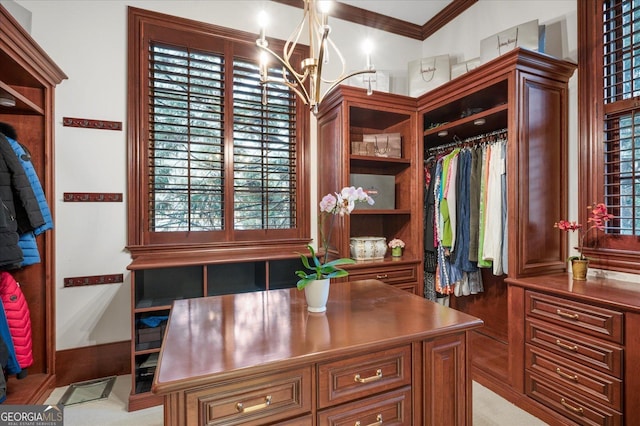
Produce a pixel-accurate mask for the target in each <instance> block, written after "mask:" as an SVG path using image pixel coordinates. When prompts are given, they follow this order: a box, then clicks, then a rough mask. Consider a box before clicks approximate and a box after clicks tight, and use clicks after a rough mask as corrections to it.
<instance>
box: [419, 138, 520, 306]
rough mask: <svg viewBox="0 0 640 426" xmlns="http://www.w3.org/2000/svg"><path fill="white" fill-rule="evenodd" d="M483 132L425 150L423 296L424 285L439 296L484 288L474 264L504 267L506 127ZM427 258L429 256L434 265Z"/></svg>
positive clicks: (498, 270) (497, 269)
mask: <svg viewBox="0 0 640 426" xmlns="http://www.w3.org/2000/svg"><path fill="white" fill-rule="evenodd" d="M496 135H497V136H496ZM487 136H488V137H487V138H486V139H485V135H483V136H480V137H478V138H474V139H477V140H481V142H482V143H481V144H478V145H475V146H472V147H469V146H465V147H463V148H461V147H459V146H458V147H454V148H453V149H452V150H451V151H450V152H449V153H447V154H444V155H440V156H439V157H437V158H436V157H434V156H431V157H429V158H430V160H431V159H435V161H434V162H433V163H430V164H428V165H426V166H425V187H424V191H425V192H424V203H425V204H424V209H425V215H424V217H425V220H424V227H425V230H424V236H425V280H424V286H425V293H424V294H425V297H427V294H428V290H429V287H430V286H433V287H435V292H436V293H438V294H439V296H442V295H449V294H452V293H453V294H455V295H456V296H461V295H469V294H478V293H480V292H482V291H484V286H483V283H482V275H481V273H480V270H479V269H478V268H479V267H483V268H492V269H491V270H492V272H493V273H494V274H495V275H501V274H503V273H505V269H506V262H507V251H508V249H507V232H506V229H507V228H506V225H507V194H506V190H507V187H506V182H507V181H506V132H503V131H501V132H500V133H498V132H493V133H491V134H489V135H487ZM434 252H435V254H436V256H435V259H433V258H432V257H430V256H431V254H432V253H434ZM427 260H432V262H431V263H433V260H435V261H436V263H435V268H433V267H431V266H430V267H429V268H428V267H427V263H428V262H427ZM434 269H435V272H430V270H434ZM430 274H431V275H430ZM431 294H432V293H431ZM438 294H436V295H437V296H438Z"/></svg>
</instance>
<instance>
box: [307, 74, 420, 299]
mask: <svg viewBox="0 0 640 426" xmlns="http://www.w3.org/2000/svg"><path fill="white" fill-rule="evenodd" d="M416 130H417V115H416V101H415V99H414V98H410V97H406V96H400V95H394V94H388V93H374V94H373V95H371V96H367V94H366V91H365V90H363V89H359V88H354V87H348V86H340V87H338V88H337V89H336V90H335V91H334V92H332V93H331V94H330V95H329V96H328V97H327V98H326V99H325V100H323V102H322V104H321V107H320V110H319V112H318V159H319V163H318V164H319V166H318V167H319V171H318V191H319V192H318V194H319V196H320V197H322V196H324V195H325V194H328V193H333V192H337V191H340V189H342V188H343V187H345V186H349V185H351V182H352V179H351V175H352V174H360V175H373V176H384V177H387V178H389V177H391V179H392V180H393V184H394V196H393V208H384V209H383V208H376V206H375V205H374V206H373V208H372V209H363V208H359V207H358V206H356V209H355V210H354V211H353V212H352V213H351V215H350V216H346V217H344V219H343V221H342V222H341V223H340V224H338V226H334V228H333V230H332V234H331V243H332V244H333V246H332V247H330V249H329V250H330V254H331V256H333V257H350V247H349V245H350V238H351V237H363V236H374V237H386V239H387V242H389V241H390V240H391V239H393V238H400V239H401V240H403V241H404V242H405V243H406V247H405V249H404V252H403V256H402V261H409V262H413V263H414V265H415V269H414V271H415V274H416V275H415V277H411V279H409V280H407V281H405V282H404V283H403V282H401V281H396V282H393V283H392V284H407V285H406V286H405V287H407V288H408V289H417V288H418V287H420V289H421V286H422V267H421V262H422V244H421V241H422V240H421V237H420V234H421V233H422V216H421V212H420V211H421V207H420V205H419V194H420V191H421V187H420V182H419V176H420V170H419V162H420V158H421V157H420V155H419V152H418V149H417V143H416ZM390 133H394V134H400V138H401V150H400V157H399V158H390V157H377V156H375V153H371V155H360V154H353V153H352V149H351V147H352V143H353V142H361V141H363V139H364V138H365V137H366V136H367V135H375V134H390ZM365 189H366V188H365ZM391 262H392V261H391V250H390V249H389V250H388V251H387V255H386V257H385V260H384V261H382V262H361V263H359V264H358V265H355V266H348V267H346V268H345V269H348V270H350V271H351V270H353V271H354V273H358V274H360V273H361V274H366V273H367V272H365V270H366V269H369V267H370V268H379V267H380V266H381V265H384V266H383V267H386V268H387V269H391V270H392V269H394V268H395V267H396V266H399V265H400V264H399V263H398V264H394V263H391ZM356 271H358V272H356ZM370 271H373V269H370ZM386 273H387V272H382V275H384V274H386ZM418 283H419V284H420V285H419V286H417V285H416V284H418ZM420 293H422V291H421V290H420Z"/></svg>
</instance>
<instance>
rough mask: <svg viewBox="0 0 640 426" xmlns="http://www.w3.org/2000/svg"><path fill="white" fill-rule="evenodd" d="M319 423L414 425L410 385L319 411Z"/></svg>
mask: <svg viewBox="0 0 640 426" xmlns="http://www.w3.org/2000/svg"><path fill="white" fill-rule="evenodd" d="M318 425H323V426H325V425H327V426H353V425H360V426H373V425H385V426H386V425H407V426H410V425H412V419H411V388H410V387H409V386H407V387H404V388H401V389H398V390H395V391H391V392H387V393H384V394H382V395H378V396H374V397H371V398H365V399H362V400H359V401H357V402H352V403H349V404H343V405H340V406H338V407H334V408H330V409H327V410H324V411H321V412H320V413H318Z"/></svg>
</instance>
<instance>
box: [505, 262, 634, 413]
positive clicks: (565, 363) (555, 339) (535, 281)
mask: <svg viewBox="0 0 640 426" xmlns="http://www.w3.org/2000/svg"><path fill="white" fill-rule="evenodd" d="M507 283H508V285H509V298H510V300H511V301H513V303H514V305H517V306H520V307H522V308H523V309H521V310H518V311H514V312H513V315H512V318H511V325H510V326H511V327H512V329H513V333H512V336H513V339H512V341H511V355H512V357H513V368H514V369H515V371H519V372H521V373H522V374H521V375H520V376H519V377H518V380H516V381H514V383H513V388H514V390H515V391H516V392H521V393H522V394H524V395H526V396H527V397H528V400H527V401H523V403H524V404H527V407H526V408H527V409H528V410H529V411H531V412H532V413H534V414H536V415H537V416H538V417H540V418H542V419H544V420H545V421H547V422H548V423H550V424H563V425H564V424H589V425H622V424H634V420H635V419H636V418H637V415H636V412H635V410H636V407H637V406H638V404H640V394H639V393H638V391H637V390H638V389H639V387H640V378H638V374H637V373H636V366H635V364H637V361H638V359H640V343H639V342H640V340H639V339H638V331H637V330H638V329H639V327H640V322H639V320H640V317H639V315H638V313H640V290H639V289H638V285H637V283H632V282H624V281H619V280H613V279H604V278H588V279H587V281H574V280H573V279H572V277H571V276H570V275H568V274H555V275H543V276H540V277H528V278H519V279H511V278H509V279H507Z"/></svg>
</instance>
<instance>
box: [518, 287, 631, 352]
mask: <svg viewBox="0 0 640 426" xmlns="http://www.w3.org/2000/svg"><path fill="white" fill-rule="evenodd" d="M526 302H527V304H526V306H527V310H528V312H527V314H528V315H529V316H532V317H536V318H540V319H544V320H546V321H550V322H553V323H555V324H558V325H562V326H566V327H568V328H571V329H573V330H578V331H582V332H584V333H587V334H590V335H592V336H596V337H601V338H603V339H607V340H610V341H612V342H615V343H620V344H622V343H623V332H622V330H623V324H624V316H623V314H622V313H621V312H616V311H612V310H610V309H605V308H600V307H598V306H592V305H588V304H585V303H580V302H577V301H574V300H569V299H563V298H561V297H555V296H550V295H547V294H542V293H537V292H534V291H527V292H526Z"/></svg>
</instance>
